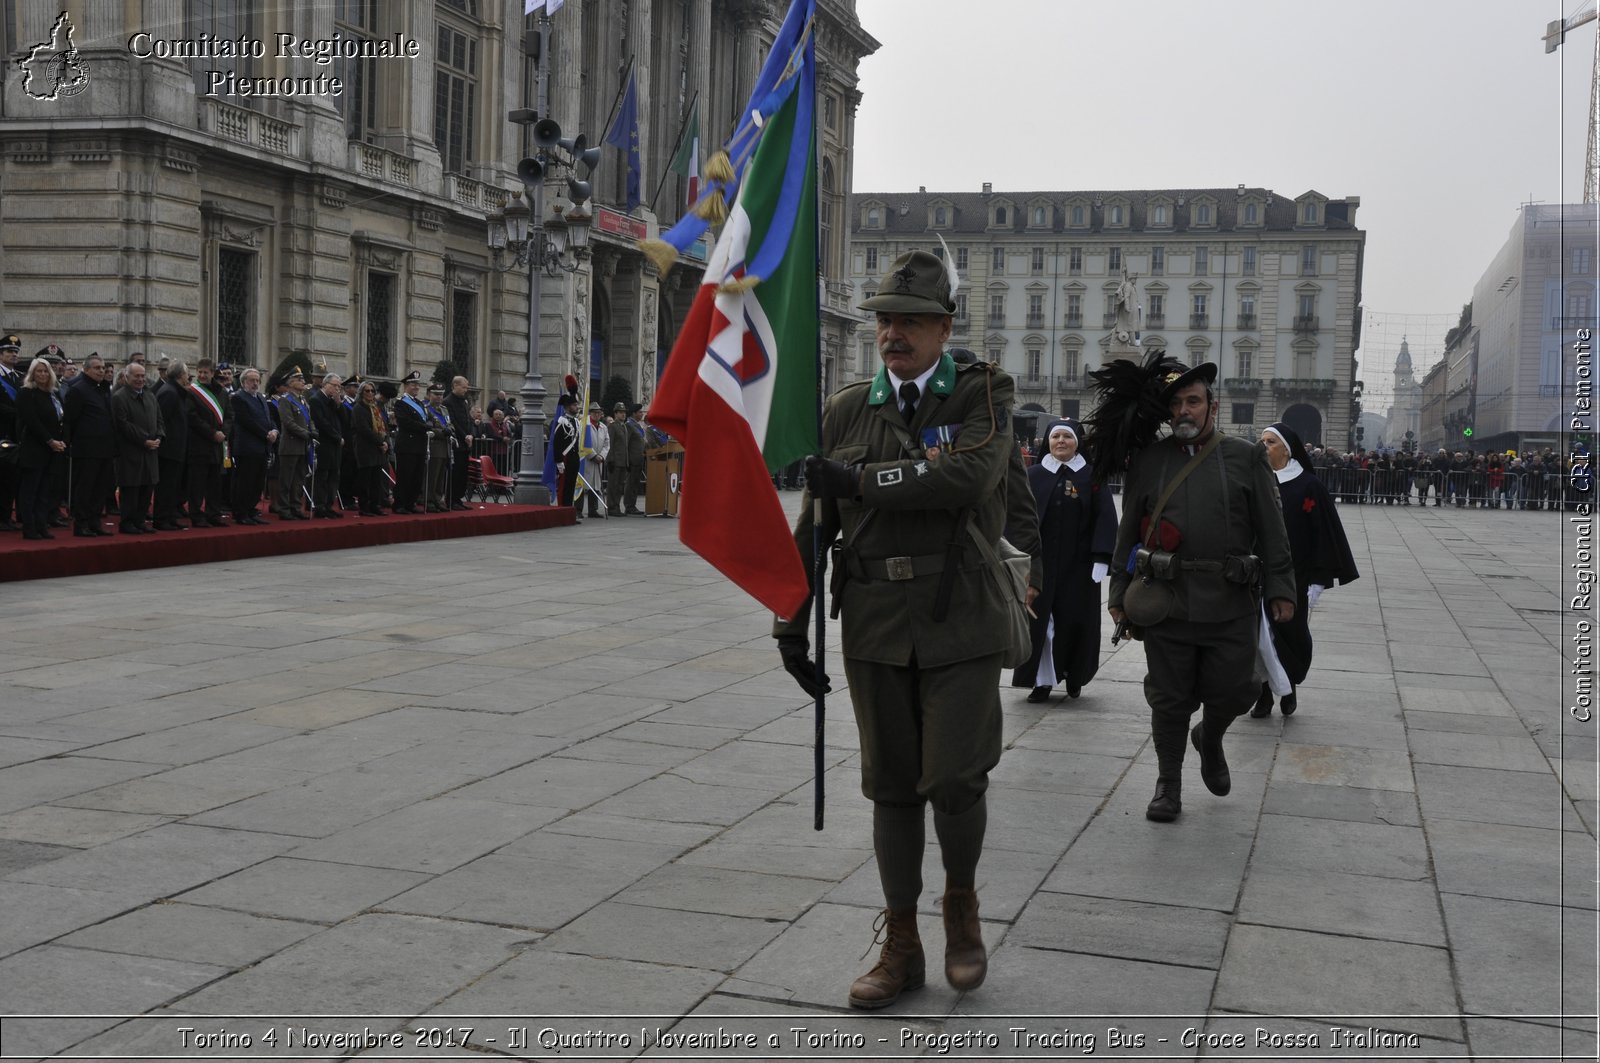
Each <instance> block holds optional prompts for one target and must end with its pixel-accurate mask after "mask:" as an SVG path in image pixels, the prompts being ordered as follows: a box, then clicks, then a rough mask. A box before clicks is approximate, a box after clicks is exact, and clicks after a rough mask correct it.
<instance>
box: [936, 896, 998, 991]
mask: <svg viewBox="0 0 1600 1063" xmlns="http://www.w3.org/2000/svg"><path fill="white" fill-rule="evenodd" d="M988 973H989V957H988V956H987V955H986V954H985V953H984V950H983V927H982V926H981V925H979V923H978V891H977V890H975V889H961V888H956V887H946V889H945V891H944V977H945V981H947V982H949V983H950V985H951V987H952V988H955V989H976V988H978V987H979V986H981V985H982V984H983V979H984V976H985V975H987V974H988Z"/></svg>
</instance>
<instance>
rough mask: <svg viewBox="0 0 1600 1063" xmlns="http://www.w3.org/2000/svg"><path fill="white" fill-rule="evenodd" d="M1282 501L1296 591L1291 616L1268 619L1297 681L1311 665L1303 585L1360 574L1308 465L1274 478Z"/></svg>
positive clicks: (1324, 492) (1324, 490)
mask: <svg viewBox="0 0 1600 1063" xmlns="http://www.w3.org/2000/svg"><path fill="white" fill-rule="evenodd" d="M1278 496H1279V498H1280V499H1281V500H1282V502H1283V525H1284V528H1285V530H1286V531H1288V533H1289V552H1290V553H1291V554H1292V555H1293V556H1294V582H1295V589H1296V591H1297V593H1296V596H1295V604H1294V619H1293V620H1290V621H1288V622H1287V623H1282V624H1280V623H1277V622H1273V624H1272V644H1273V648H1274V649H1275V650H1276V651H1277V653H1278V661H1279V663H1281V664H1282V665H1283V670H1284V672H1285V673H1286V674H1287V675H1288V676H1289V682H1291V683H1294V684H1296V685H1299V684H1300V683H1302V682H1304V681H1305V678H1306V673H1307V672H1309V671H1310V670H1311V650H1312V646H1311V625H1310V617H1309V615H1308V614H1309V612H1310V609H1309V608H1308V603H1307V596H1306V589H1307V588H1308V587H1310V586H1311V585H1312V584H1317V585H1318V586H1320V587H1333V586H1336V585H1338V584H1341V583H1349V582H1351V581H1352V580H1356V579H1359V578H1360V576H1361V573H1360V572H1358V571H1357V570H1356V561H1355V557H1354V556H1352V555H1351V553H1350V542H1349V540H1348V539H1346V538H1345V534H1344V524H1343V523H1341V522H1340V520H1339V513H1338V511H1337V510H1336V509H1335V508H1334V505H1333V498H1332V496H1330V495H1329V494H1328V489H1327V488H1325V487H1323V486H1322V481H1321V480H1319V479H1317V477H1316V475H1315V474H1314V473H1312V472H1311V470H1310V469H1304V470H1302V471H1301V473H1300V475H1298V476H1296V477H1295V478H1294V479H1292V480H1286V481H1284V482H1282V483H1279V484H1278Z"/></svg>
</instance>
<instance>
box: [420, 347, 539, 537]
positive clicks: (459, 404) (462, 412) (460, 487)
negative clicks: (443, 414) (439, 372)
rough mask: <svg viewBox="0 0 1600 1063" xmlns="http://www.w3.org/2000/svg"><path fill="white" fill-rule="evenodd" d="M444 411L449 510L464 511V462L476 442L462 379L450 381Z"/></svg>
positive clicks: (461, 377) (465, 493) (465, 488)
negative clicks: (449, 447) (449, 444)
mask: <svg viewBox="0 0 1600 1063" xmlns="http://www.w3.org/2000/svg"><path fill="white" fill-rule="evenodd" d="M444 407H445V409H446V410H447V411H449V414H450V432H451V435H452V436H453V437H454V439H455V448H454V450H453V451H452V452H451V459H450V498H449V506H450V508H451V509H466V508H467V501H466V500H467V459H468V458H469V457H471V456H472V445H473V443H475V442H477V439H476V437H475V436H474V435H473V434H472V403H471V402H470V401H469V400H468V399H467V378H466V377H464V376H458V377H456V378H455V379H454V380H452V381H450V394H449V395H446V396H445V400H444ZM546 486H548V485H546Z"/></svg>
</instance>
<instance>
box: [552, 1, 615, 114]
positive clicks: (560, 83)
mask: <svg viewBox="0 0 1600 1063" xmlns="http://www.w3.org/2000/svg"><path fill="white" fill-rule="evenodd" d="M583 6H584V5H583V0H567V2H566V3H565V4H564V5H562V8H561V13H560V17H558V18H553V19H551V20H550V52H551V56H550V90H549V91H550V117H552V118H554V119H555V120H556V121H557V122H560V123H561V134H562V136H567V137H573V136H577V135H578V134H579V133H580V132H584V133H588V134H589V139H590V140H591V141H593V142H595V143H598V142H599V138H600V137H601V136H603V135H605V130H599V131H596V130H592V129H580V128H579V124H580V123H581V122H582V121H583V14H584V12H583Z"/></svg>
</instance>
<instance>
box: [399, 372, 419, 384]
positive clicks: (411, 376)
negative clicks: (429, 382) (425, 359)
mask: <svg viewBox="0 0 1600 1063" xmlns="http://www.w3.org/2000/svg"><path fill="white" fill-rule="evenodd" d="M400 383H402V384H406V385H410V384H421V383H422V374H421V373H419V372H417V371H416V370H415V369H413V370H411V372H409V373H407V374H406V375H405V376H403V377H401V378H400Z"/></svg>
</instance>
